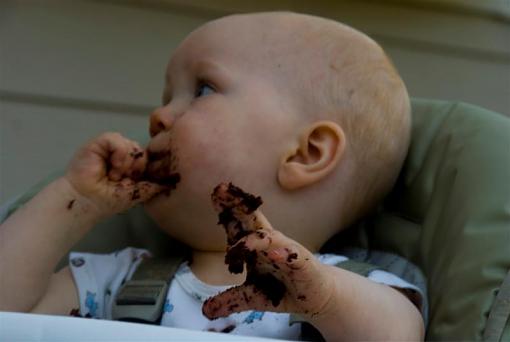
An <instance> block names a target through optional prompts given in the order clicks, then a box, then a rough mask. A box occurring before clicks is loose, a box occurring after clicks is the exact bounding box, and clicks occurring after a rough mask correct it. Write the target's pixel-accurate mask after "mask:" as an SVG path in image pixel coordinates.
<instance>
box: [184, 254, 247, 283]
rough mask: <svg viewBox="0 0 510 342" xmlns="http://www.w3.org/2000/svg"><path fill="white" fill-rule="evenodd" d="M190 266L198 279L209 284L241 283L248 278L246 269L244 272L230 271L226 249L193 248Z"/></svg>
mask: <svg viewBox="0 0 510 342" xmlns="http://www.w3.org/2000/svg"><path fill="white" fill-rule="evenodd" d="M190 267H191V271H192V272H193V274H194V275H195V276H196V277H197V278H198V279H200V280H201V281H203V282H204V283H206V284H209V285H240V284H242V283H243V282H244V280H245V278H246V270H245V272H243V273H242V274H232V273H230V272H229V271H228V266H227V265H226V264H225V252H224V251H221V252H214V251H197V250H193V251H192V263H191V265H190Z"/></svg>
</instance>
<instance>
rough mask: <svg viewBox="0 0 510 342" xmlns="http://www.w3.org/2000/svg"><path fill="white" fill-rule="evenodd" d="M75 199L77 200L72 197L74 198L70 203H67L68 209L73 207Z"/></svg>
mask: <svg viewBox="0 0 510 342" xmlns="http://www.w3.org/2000/svg"><path fill="white" fill-rule="evenodd" d="M75 201H76V200H74V199H72V200H70V201H69V203H67V210H71V209H73V205H74V202H75Z"/></svg>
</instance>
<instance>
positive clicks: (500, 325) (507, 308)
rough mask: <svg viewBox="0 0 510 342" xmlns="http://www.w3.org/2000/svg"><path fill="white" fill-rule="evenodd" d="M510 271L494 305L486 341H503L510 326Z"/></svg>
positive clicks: (484, 334)
mask: <svg viewBox="0 0 510 342" xmlns="http://www.w3.org/2000/svg"><path fill="white" fill-rule="evenodd" d="M509 319H510V271H508V273H507V275H506V277H505V279H504V280H503V283H502V284H501V287H500V288H499V291H498V295H497V296H496V299H495V300H494V303H493V304H492V307H491V311H490V313H489V318H488V319H487V324H486V325H485V330H484V332H483V340H484V341H502V337H503V333H504V331H505V327H508V325H510V322H509Z"/></svg>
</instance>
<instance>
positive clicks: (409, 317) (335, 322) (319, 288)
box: [202, 184, 424, 341]
mask: <svg viewBox="0 0 510 342" xmlns="http://www.w3.org/2000/svg"><path fill="white" fill-rule="evenodd" d="M213 202H214V205H215V208H216V210H217V211H218V212H219V213H220V223H222V224H223V225H224V226H225V228H226V232H227V238H228V244H229V248H228V251H227V256H226V258H225V260H226V262H228V263H229V269H230V271H231V272H234V273H240V272H242V270H243V262H246V267H247V279H246V282H245V283H244V284H243V285H241V286H237V287H234V288H231V289H229V290H227V291H225V292H223V293H221V294H219V295H218V296H215V297H212V298H210V299H208V300H207V301H206V302H205V303H204V306H203V308H202V310H203V312H204V314H205V315H206V316H207V317H209V318H217V317H224V316H227V315H229V314H231V313H233V312H240V311H245V310H261V311H275V312H289V313H297V314H299V315H301V316H302V317H303V318H304V319H306V320H307V321H308V322H310V323H311V324H313V325H314V326H315V327H316V328H317V329H318V330H319V331H320V332H321V334H322V335H323V337H324V338H325V339H326V340H328V341H340V340H372V339H379V340H381V339H384V340H422V339H423V337H424V327H423V320H422V317H421V315H420V313H419V311H418V309H417V308H416V307H415V306H414V305H413V304H412V303H411V301H410V300H409V299H407V298H406V297H405V296H404V295H403V294H401V293H399V292H398V291H397V290H394V289H393V288H391V287H389V286H386V285H380V284H377V283H375V282H373V281H371V280H369V279H367V278H364V277H361V276H359V275H357V274H355V273H352V272H349V271H345V270H342V269H339V268H336V267H334V266H329V265H324V264H322V263H320V262H319V261H318V260H317V259H316V258H315V257H314V256H313V254H312V253H310V251H308V250H307V249H306V248H305V247H303V246H302V245H300V244H299V243H297V242H296V241H294V240H292V239H289V238H288V237H286V236H284V235H283V234H282V233H280V232H278V231H276V230H274V229H273V228H272V227H271V225H270V223H269V222H268V221H267V219H266V218H265V217H264V215H263V214H262V213H261V212H260V210H257V207H258V206H259V205H260V204H261V203H262V201H261V199H260V198H259V197H254V196H251V195H249V194H246V193H244V192H243V191H242V190H241V189H239V188H236V187H234V186H232V185H231V184H229V185H226V184H222V185H220V186H218V187H217V188H216V189H215V191H214V193H213Z"/></svg>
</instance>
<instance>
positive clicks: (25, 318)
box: [0, 312, 282, 342]
mask: <svg viewBox="0 0 510 342" xmlns="http://www.w3.org/2000/svg"><path fill="white" fill-rule="evenodd" d="M0 341H12V342H15V341H23V342H26V341H52V342H53V341H249V342H255V341H275V340H273V339H265V338H258V337H246V336H239V335H229V334H224V333H213V332H204V331H193V330H186V329H177V328H169V327H161V326H154V325H147V324H137V323H126V322H118V321H105V320H97V319H86V318H77V317H63V316H49V315H36V314H25V313H14V312H0ZM278 341H282V340H278Z"/></svg>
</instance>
